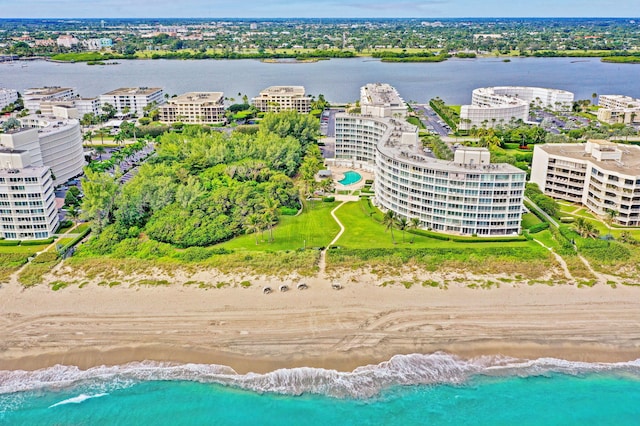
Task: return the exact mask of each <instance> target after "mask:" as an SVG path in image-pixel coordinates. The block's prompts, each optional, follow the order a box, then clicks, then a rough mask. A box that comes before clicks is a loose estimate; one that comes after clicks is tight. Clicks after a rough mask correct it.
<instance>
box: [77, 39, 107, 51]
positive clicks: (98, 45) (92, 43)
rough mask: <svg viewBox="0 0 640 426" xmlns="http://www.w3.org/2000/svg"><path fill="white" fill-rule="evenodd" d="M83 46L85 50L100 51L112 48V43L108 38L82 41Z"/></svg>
mask: <svg viewBox="0 0 640 426" xmlns="http://www.w3.org/2000/svg"><path fill="white" fill-rule="evenodd" d="M82 44H83V46H84V47H85V48H86V49H87V50H94V51H95V50H101V49H106V48H109V47H111V46H113V41H112V40H111V39H110V38H90V39H87V40H83V41H82Z"/></svg>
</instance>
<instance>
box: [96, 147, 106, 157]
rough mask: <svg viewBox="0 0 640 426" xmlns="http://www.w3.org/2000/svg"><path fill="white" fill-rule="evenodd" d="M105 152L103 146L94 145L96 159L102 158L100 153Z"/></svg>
mask: <svg viewBox="0 0 640 426" xmlns="http://www.w3.org/2000/svg"><path fill="white" fill-rule="evenodd" d="M105 152H107V150H106V149H105V148H104V146H102V145H100V146H97V147H96V154H98V160H102V154H104V153H105Z"/></svg>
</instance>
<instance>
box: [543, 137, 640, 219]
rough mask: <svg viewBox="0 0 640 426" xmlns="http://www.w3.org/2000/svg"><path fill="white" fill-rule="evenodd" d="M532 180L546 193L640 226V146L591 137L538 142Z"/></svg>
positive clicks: (601, 214)
mask: <svg viewBox="0 0 640 426" xmlns="http://www.w3.org/2000/svg"><path fill="white" fill-rule="evenodd" d="M531 182H534V183H536V184H537V185H538V186H539V187H540V189H541V190H542V191H543V192H544V193H545V194H547V195H549V196H551V197H554V198H557V199H561V200H567V201H572V202H575V203H581V204H583V205H584V206H586V207H587V208H589V209H590V210H591V211H592V212H594V213H595V214H597V215H600V216H603V217H604V216H606V215H607V212H608V211H609V210H613V211H616V212H617V216H616V218H615V222H617V223H618V224H620V225H624V226H640V147H638V146H635V145H624V144H614V143H611V142H608V141H604V140H592V141H588V142H587V143H583V144H577V143H572V144H545V145H536V146H535V148H534V152H533V163H532V166H531Z"/></svg>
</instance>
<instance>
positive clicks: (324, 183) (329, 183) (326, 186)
mask: <svg viewBox="0 0 640 426" xmlns="http://www.w3.org/2000/svg"><path fill="white" fill-rule="evenodd" d="M320 189H322V192H323V193H324V194H327V193H329V192H332V191H333V179H331V178H326V179H322V180H321V181H320Z"/></svg>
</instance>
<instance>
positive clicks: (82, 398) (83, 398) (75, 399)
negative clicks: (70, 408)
mask: <svg viewBox="0 0 640 426" xmlns="http://www.w3.org/2000/svg"><path fill="white" fill-rule="evenodd" d="M107 395H109V394H108V393H97V394H95V395H86V394H84V393H83V394H80V395H78V396H74V397H73V398H69V399H65V400H64V401H60V402H56V403H55V404H53V405H50V406H49V408H54V407H57V406H59V405H67V404H80V403H82V402H85V401H86V400H88V399H93V398H100V397H102V396H107Z"/></svg>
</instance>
